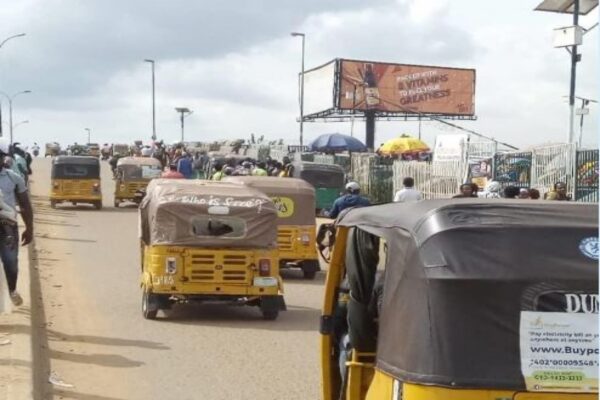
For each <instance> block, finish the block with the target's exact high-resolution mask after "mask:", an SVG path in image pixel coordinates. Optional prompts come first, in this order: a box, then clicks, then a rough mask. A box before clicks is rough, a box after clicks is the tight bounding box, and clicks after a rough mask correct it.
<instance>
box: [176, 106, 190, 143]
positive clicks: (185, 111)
mask: <svg viewBox="0 0 600 400" xmlns="http://www.w3.org/2000/svg"><path fill="white" fill-rule="evenodd" d="M175 111H177V112H178V113H179V114H181V115H180V118H181V143H183V142H184V140H185V135H184V124H183V120H184V119H185V117H187V116H189V115H190V114H192V113H193V111H191V110H190V109H189V108H187V107H175Z"/></svg>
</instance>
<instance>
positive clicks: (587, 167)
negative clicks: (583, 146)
mask: <svg viewBox="0 0 600 400" xmlns="http://www.w3.org/2000/svg"><path fill="white" fill-rule="evenodd" d="M574 194H575V196H574V197H575V200H577V201H588V202H594V203H597V202H598V150H579V151H577V154H576V157H575V192H574Z"/></svg>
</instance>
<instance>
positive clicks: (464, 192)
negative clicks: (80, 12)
mask: <svg viewBox="0 0 600 400" xmlns="http://www.w3.org/2000/svg"><path fill="white" fill-rule="evenodd" d="M472 197H473V186H472V185H471V184H470V183H463V184H462V185H460V193H459V194H457V195H456V196H453V197H452V198H453V199H464V198H472Z"/></svg>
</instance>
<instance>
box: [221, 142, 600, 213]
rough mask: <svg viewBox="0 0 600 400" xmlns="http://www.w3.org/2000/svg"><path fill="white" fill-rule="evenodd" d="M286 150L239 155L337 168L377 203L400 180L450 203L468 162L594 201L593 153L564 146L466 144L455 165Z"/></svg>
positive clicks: (500, 177)
mask: <svg viewBox="0 0 600 400" xmlns="http://www.w3.org/2000/svg"><path fill="white" fill-rule="evenodd" d="M211 146H212V145H211ZM211 149H212V147H211ZM216 150H220V151H221V152H226V151H229V150H231V148H230V146H221V148H220V149H216ZM290 150H300V149H290V147H289V146H285V145H272V146H268V145H250V146H247V147H246V148H245V154H246V155H247V156H249V157H252V158H255V159H258V160H264V159H266V158H267V157H268V156H270V157H271V158H273V159H276V160H280V161H281V160H282V159H283V157H285V156H291V155H293V156H294V158H295V159H297V160H302V161H313V162H317V163H323V164H336V165H340V166H341V167H342V168H343V169H344V171H346V173H347V175H348V178H349V179H353V180H355V181H357V182H358V183H359V184H360V185H361V187H362V191H363V193H364V194H365V195H367V196H369V198H370V199H371V200H372V201H373V202H377V203H380V202H389V201H392V199H393V193H394V192H395V191H397V190H399V189H401V188H402V180H403V179H404V178H405V177H408V176H410V177H412V178H414V180H415V187H416V188H417V189H418V190H420V191H421V192H422V193H423V197H424V198H426V199H438V198H448V197H452V195H454V194H456V193H458V190H459V187H460V184H461V183H463V182H464V181H465V179H466V177H467V175H468V171H467V170H468V166H469V162H473V161H477V160H491V163H492V168H491V176H490V175H488V176H487V179H488V180H489V179H490V178H491V179H493V180H496V181H498V182H500V183H501V184H502V186H504V187H506V186H509V185H512V186H516V187H519V188H536V189H538V190H539V191H540V192H541V193H542V194H544V193H546V192H548V191H550V190H552V187H553V185H554V183H556V182H559V181H561V182H566V183H567V190H568V192H569V193H572V194H573V197H574V199H575V200H578V201H593V202H598V201H599V195H598V190H599V186H598V168H599V164H600V163H599V159H598V150H576V149H575V147H574V146H573V145H569V144H561V145H553V146H543V147H538V148H534V149H532V150H531V151H522V152H509V153H497V152H496V153H494V152H495V151H496V146H495V144H494V143H487V142H483V143H479V142H474V143H469V148H468V152H467V157H466V158H467V160H466V161H465V160H463V161H456V162H455V161H445V162H439V161H436V162H422V161H421V162H419V161H403V160H395V161H394V160H391V159H389V158H382V157H379V156H377V155H376V154H372V153H368V154H365V153H354V154H351V155H347V154H337V155H325V154H314V153H299V152H296V153H292V154H291V153H290ZM486 162H488V163H489V162H490V161H486Z"/></svg>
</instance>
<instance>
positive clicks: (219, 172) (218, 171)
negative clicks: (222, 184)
mask: <svg viewBox="0 0 600 400" xmlns="http://www.w3.org/2000/svg"><path fill="white" fill-rule="evenodd" d="M214 169H215V173H214V174H213V175H212V176H211V178H210V179H212V180H213V181H220V180H221V179H223V177H224V176H225V173H224V172H223V166H222V165H221V164H215V166H214ZM232 169H233V168H232Z"/></svg>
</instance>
